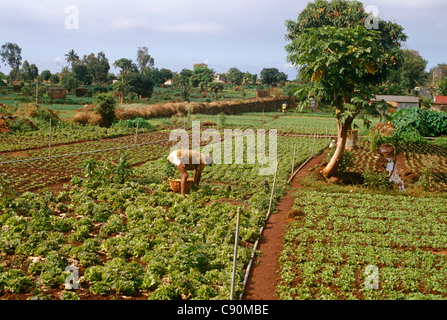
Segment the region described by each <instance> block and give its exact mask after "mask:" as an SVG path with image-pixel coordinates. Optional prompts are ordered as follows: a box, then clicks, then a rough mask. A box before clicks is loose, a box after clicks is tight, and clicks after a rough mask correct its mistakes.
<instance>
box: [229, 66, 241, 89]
mask: <svg viewBox="0 0 447 320" xmlns="http://www.w3.org/2000/svg"><path fill="white" fill-rule="evenodd" d="M243 79H244V73H243V72H242V71H240V70H239V69H238V68H231V69H230V70H228V72H227V81H228V82H229V83H230V84H232V85H237V86H239V85H241V84H242V82H243Z"/></svg>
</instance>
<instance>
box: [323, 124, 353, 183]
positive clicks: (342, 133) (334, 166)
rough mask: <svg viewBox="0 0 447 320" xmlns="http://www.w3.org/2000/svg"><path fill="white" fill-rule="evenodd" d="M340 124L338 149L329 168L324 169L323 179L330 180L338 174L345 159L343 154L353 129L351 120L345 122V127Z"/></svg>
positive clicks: (328, 165)
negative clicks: (349, 133)
mask: <svg viewBox="0 0 447 320" xmlns="http://www.w3.org/2000/svg"><path fill="white" fill-rule="evenodd" d="M337 123H338V139H337V148H336V149H335V152H334V155H333V156H332V158H331V160H330V161H329V163H328V164H327V166H326V167H325V168H324V169H323V171H322V174H323V177H325V178H326V179H327V178H330V177H333V176H335V175H336V174H337V172H338V167H339V166H340V163H341V161H342V159H343V154H344V153H345V147H346V140H347V138H348V131H349V130H350V129H351V123H352V120H351V119H347V120H345V122H344V123H343V125H340V123H339V122H338V121H337Z"/></svg>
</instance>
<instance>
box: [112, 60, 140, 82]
mask: <svg viewBox="0 0 447 320" xmlns="http://www.w3.org/2000/svg"><path fill="white" fill-rule="evenodd" d="M113 66H114V67H115V68H119V69H121V70H120V77H121V82H126V81H127V76H128V75H129V74H130V73H131V72H138V69H137V67H136V65H135V63H133V62H132V60H130V59H126V58H121V59H119V60H116V61H115V62H114V63H113Z"/></svg>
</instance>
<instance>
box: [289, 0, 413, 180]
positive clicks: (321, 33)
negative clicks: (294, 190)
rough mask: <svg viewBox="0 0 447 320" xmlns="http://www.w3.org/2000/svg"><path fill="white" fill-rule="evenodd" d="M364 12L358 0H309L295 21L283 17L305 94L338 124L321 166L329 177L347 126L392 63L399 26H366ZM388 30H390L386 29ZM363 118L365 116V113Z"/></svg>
mask: <svg viewBox="0 0 447 320" xmlns="http://www.w3.org/2000/svg"><path fill="white" fill-rule="evenodd" d="M367 16H368V15H367V13H366V12H365V11H364V9H363V6H362V4H361V3H360V2H357V1H342V0H333V1H331V2H328V1H325V0H317V1H315V3H309V4H308V5H307V7H306V8H305V9H304V10H303V12H302V13H301V14H300V15H299V17H298V21H297V22H296V23H295V22H290V21H286V25H287V28H288V34H287V35H286V38H287V39H289V40H290V41H291V43H290V44H288V45H287V46H286V51H287V53H288V57H287V60H288V61H289V62H291V63H292V64H293V65H295V66H296V67H297V68H299V69H300V77H301V80H302V82H303V83H304V84H305V85H303V86H302V87H300V90H299V91H300V92H299V94H302V93H303V92H302V91H303V90H304V91H305V92H306V96H307V97H311V96H314V97H316V98H318V99H319V100H320V101H324V102H326V103H327V104H329V105H331V106H332V107H333V108H334V111H335V116H336V119H337V125H338V143H337V148H336V150H335V152H334V154H333V156H332V158H331V160H330V161H329V163H328V165H327V166H326V167H325V168H324V169H323V171H322V174H323V176H324V177H326V178H328V177H331V176H334V175H335V174H337V172H338V168H339V166H340V164H341V161H342V159H343V154H344V151H345V145H346V140H347V135H348V131H349V130H350V129H351V127H352V123H353V121H354V119H355V118H356V117H357V116H358V115H359V114H361V112H362V111H365V110H369V109H371V106H370V104H369V102H370V99H371V98H372V97H373V96H374V95H375V91H374V90H375V88H376V87H377V86H378V85H379V84H381V83H383V82H384V81H385V80H386V78H387V76H388V74H389V71H390V70H391V69H392V68H397V67H398V66H399V65H398V61H399V58H400V52H401V51H400V46H401V41H402V40H404V39H405V38H406V37H405V35H404V34H403V31H402V27H401V26H399V25H397V24H394V23H390V22H384V21H380V23H379V30H374V29H369V28H366V27H365V19H366V17H367ZM389 32H391V33H389ZM364 119H365V120H366V118H364Z"/></svg>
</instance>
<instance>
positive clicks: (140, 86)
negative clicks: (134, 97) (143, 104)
mask: <svg viewBox="0 0 447 320" xmlns="http://www.w3.org/2000/svg"><path fill="white" fill-rule="evenodd" d="M128 84H129V91H130V92H135V93H136V94H138V96H139V97H140V98H141V97H149V96H151V95H152V93H153V92H154V81H153V80H152V77H151V76H150V75H144V74H142V73H131V74H130V75H129V77H128Z"/></svg>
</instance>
